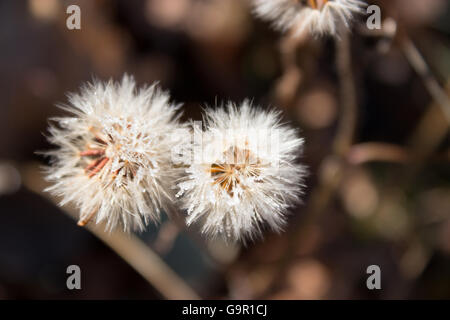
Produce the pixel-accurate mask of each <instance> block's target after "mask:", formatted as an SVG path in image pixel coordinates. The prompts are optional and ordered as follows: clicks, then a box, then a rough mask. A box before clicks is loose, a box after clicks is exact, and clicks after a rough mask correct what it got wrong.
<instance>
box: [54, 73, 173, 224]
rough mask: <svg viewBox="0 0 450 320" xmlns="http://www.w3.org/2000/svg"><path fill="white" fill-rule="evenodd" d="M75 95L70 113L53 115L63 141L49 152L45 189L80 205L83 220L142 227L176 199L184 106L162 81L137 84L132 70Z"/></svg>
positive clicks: (56, 142)
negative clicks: (175, 152)
mask: <svg viewBox="0 0 450 320" xmlns="http://www.w3.org/2000/svg"><path fill="white" fill-rule="evenodd" d="M69 101H70V104H69V105H64V106H61V107H62V108H63V109H65V110H66V111H68V112H70V113H71V114H72V116H70V117H61V118H54V119H53V120H54V122H55V123H54V124H51V125H50V128H49V132H50V136H49V138H48V139H49V141H50V142H51V143H52V144H54V145H56V146H57V147H58V148H57V149H56V150H53V151H50V152H47V153H46V154H48V155H50V156H51V166H50V167H48V168H46V173H47V179H48V180H49V181H50V182H52V185H51V186H50V187H49V188H47V190H46V191H50V192H52V193H53V194H55V195H57V196H60V197H62V201H61V205H64V204H66V203H68V202H72V203H73V204H75V205H76V206H77V207H78V208H79V209H80V220H79V222H78V224H79V225H81V226H83V225H85V224H86V223H87V222H88V221H89V220H90V219H92V218H95V220H96V222H97V223H98V222H100V221H104V222H106V227H107V229H108V230H112V229H114V228H115V227H116V226H117V225H119V224H120V225H122V227H123V228H124V230H126V231H128V230H130V229H140V230H142V229H143V228H144V226H145V225H146V224H147V223H148V222H149V221H155V220H157V219H158V218H159V213H160V209H161V208H162V209H164V207H165V205H166V202H167V200H169V199H171V195H170V193H169V190H171V188H170V186H169V185H168V183H170V182H171V181H172V182H173V180H174V178H175V175H176V172H175V171H174V169H173V167H172V166H171V165H170V151H171V148H173V147H174V145H176V144H178V143H181V138H180V139H178V138H177V137H174V135H173V134H171V133H172V132H174V131H175V130H176V128H177V127H178V121H177V116H176V112H177V109H178V106H175V105H173V104H171V103H170V102H169V95H168V94H167V93H165V92H163V91H161V90H160V89H159V88H158V86H157V85H156V84H153V85H152V86H150V87H144V88H141V89H139V90H138V89H137V88H136V85H135V81H134V79H133V78H132V77H129V76H127V75H125V76H124V77H123V79H122V81H121V82H120V83H115V82H113V81H109V82H108V83H102V82H99V81H94V82H93V83H92V84H88V85H86V86H84V87H82V90H81V93H80V94H71V95H69Z"/></svg>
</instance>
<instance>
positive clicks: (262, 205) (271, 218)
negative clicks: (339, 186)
mask: <svg viewBox="0 0 450 320" xmlns="http://www.w3.org/2000/svg"><path fill="white" fill-rule="evenodd" d="M194 130H196V131H197V132H195V133H194V135H199V134H201V136H202V141H201V146H202V149H203V150H202V152H201V154H202V159H201V161H193V163H192V164H191V165H190V166H189V167H188V168H187V170H186V176H185V177H184V179H183V180H182V181H181V182H180V183H179V184H178V187H179V189H180V191H179V193H178V194H177V196H182V195H183V197H182V200H181V201H182V203H183V206H184V208H185V209H186V210H187V213H188V217H187V224H188V225H189V224H191V223H193V222H196V221H199V222H200V221H201V223H202V231H203V233H204V234H206V235H208V236H210V237H216V236H219V235H221V236H223V237H224V238H225V239H226V240H231V241H238V240H243V241H245V240H247V239H253V238H254V237H256V236H259V235H261V229H262V227H263V226H265V225H266V226H268V227H269V228H271V229H273V230H275V231H280V230H281V229H282V227H283V225H284V222H285V215H286V212H287V209H288V207H290V206H291V205H292V204H294V203H295V202H297V201H298V200H299V196H300V194H301V187H302V178H303V176H304V171H305V170H304V168H303V166H301V165H299V164H297V162H296V161H297V158H298V156H299V155H300V154H301V152H302V146H303V139H301V138H299V137H298V136H297V132H296V130H295V129H292V128H290V127H287V126H285V125H282V124H281V123H280V114H279V113H277V112H275V111H269V112H266V111H263V110H261V109H259V108H256V107H252V106H251V105H250V103H249V102H247V101H246V102H244V103H243V104H242V105H241V106H240V107H237V106H235V105H234V104H232V103H229V104H228V106H227V107H226V108H219V109H217V110H206V115H205V130H204V131H203V132H198V131H200V130H202V129H201V128H198V127H194ZM194 147H195V146H194ZM197 160H198V159H197Z"/></svg>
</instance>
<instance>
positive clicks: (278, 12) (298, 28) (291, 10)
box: [253, 0, 366, 36]
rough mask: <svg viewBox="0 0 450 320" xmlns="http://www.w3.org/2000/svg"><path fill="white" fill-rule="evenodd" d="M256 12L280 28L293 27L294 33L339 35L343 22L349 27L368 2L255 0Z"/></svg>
mask: <svg viewBox="0 0 450 320" xmlns="http://www.w3.org/2000/svg"><path fill="white" fill-rule="evenodd" d="M253 7H254V12H255V14H256V15H257V16H259V17H260V18H262V19H264V20H267V21H270V22H272V24H273V26H274V28H275V29H277V30H281V31H283V32H285V31H288V30H292V32H293V33H292V34H293V36H300V35H301V34H303V33H304V32H305V31H309V32H310V33H311V34H313V35H332V36H334V35H338V31H339V28H340V27H341V26H345V27H347V28H348V27H349V25H350V22H351V21H352V20H353V17H354V15H355V14H358V13H362V12H363V8H365V7H366V3H365V2H363V1H360V0H253Z"/></svg>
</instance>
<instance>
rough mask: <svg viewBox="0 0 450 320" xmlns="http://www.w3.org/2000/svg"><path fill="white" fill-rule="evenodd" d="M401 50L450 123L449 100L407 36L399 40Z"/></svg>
mask: <svg viewBox="0 0 450 320" xmlns="http://www.w3.org/2000/svg"><path fill="white" fill-rule="evenodd" d="M400 43H401V48H402V50H403V53H404V54H405V57H406V59H407V60H408V62H409V64H410V65H411V66H412V67H413V69H414V70H415V71H416V72H417V74H418V75H419V76H420V77H421V78H422V81H423V83H424V85H425V87H426V88H427V90H428V92H429V93H430V95H431V96H432V98H433V100H434V101H436V103H437V104H438V105H439V107H440V108H441V109H442V112H443V113H444V115H445V117H446V118H447V122H449V123H450V99H449V97H448V95H447V94H446V93H445V91H444V90H443V89H442V88H441V86H440V85H439V82H438V81H437V80H436V78H435V76H434V75H433V73H432V72H431V71H430V68H429V67H428V64H427V63H426V61H425V59H424V58H423V56H422V55H421V53H420V52H419V50H418V49H417V47H416V46H415V44H414V43H413V41H412V40H411V39H410V38H409V37H408V36H407V35H403V36H402V38H401V41H400Z"/></svg>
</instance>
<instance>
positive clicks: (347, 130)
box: [267, 32, 357, 291]
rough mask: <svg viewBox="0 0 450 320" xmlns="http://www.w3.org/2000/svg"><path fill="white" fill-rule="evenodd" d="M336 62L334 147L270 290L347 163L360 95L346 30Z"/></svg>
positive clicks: (310, 228)
mask: <svg viewBox="0 0 450 320" xmlns="http://www.w3.org/2000/svg"><path fill="white" fill-rule="evenodd" d="M336 64H337V70H338V73H339V81H340V93H341V94H340V105H341V108H342V109H341V117H340V120H339V124H338V129H337V132H336V135H335V139H334V141H333V149H332V152H331V154H330V155H328V156H327V157H326V158H325V159H324V160H323V161H322V164H321V166H320V169H319V182H318V185H317V186H316V188H315V189H313V190H312V191H311V196H310V199H309V201H308V206H307V208H306V212H305V213H304V215H303V219H301V221H299V222H298V225H297V226H296V228H295V229H294V230H293V232H291V233H290V234H289V243H288V248H287V250H286V253H285V254H284V256H283V258H282V259H281V261H280V265H279V267H278V270H276V272H275V273H274V276H273V281H272V284H271V286H270V288H268V290H267V291H270V290H276V287H277V285H278V284H279V283H280V281H279V280H280V279H283V275H285V274H286V269H287V267H288V266H289V263H290V261H291V260H292V259H293V258H294V257H295V254H296V252H297V251H298V248H299V246H301V245H302V244H303V243H305V242H306V241H305V240H306V239H307V238H308V237H309V236H310V234H311V232H312V231H313V230H314V225H315V224H316V222H317V220H318V218H319V217H320V215H321V214H322V213H323V212H324V211H325V210H326V208H327V207H328V205H329V204H330V202H331V200H332V199H333V196H334V194H335V191H336V189H337V187H338V186H339V182H340V181H341V179H342V174H343V171H344V167H345V164H346V161H345V157H346V153H347V152H348V151H349V150H350V147H351V145H352V144H353V138H354V133H355V129H356V119H357V97H356V89H355V83H354V79H353V72H352V65H351V46H350V38H349V34H348V33H347V32H342V36H341V38H339V39H337V40H336Z"/></svg>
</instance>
